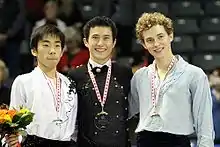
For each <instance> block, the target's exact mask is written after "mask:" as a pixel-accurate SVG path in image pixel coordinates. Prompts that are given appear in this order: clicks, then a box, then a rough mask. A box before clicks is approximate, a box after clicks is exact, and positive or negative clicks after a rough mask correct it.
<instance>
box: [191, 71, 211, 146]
mask: <svg viewBox="0 0 220 147" xmlns="http://www.w3.org/2000/svg"><path fill="white" fill-rule="evenodd" d="M194 79H195V80H194V81H192V83H191V87H190V90H191V96H192V102H193V105H192V111H193V119H194V126H195V130H196V134H197V145H198V147H214V129H213V119H212V97H211V92H210V87H209V82H208V78H207V76H206V75H205V73H204V72H203V74H202V76H199V78H194Z"/></svg>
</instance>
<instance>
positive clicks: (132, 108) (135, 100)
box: [128, 74, 139, 119]
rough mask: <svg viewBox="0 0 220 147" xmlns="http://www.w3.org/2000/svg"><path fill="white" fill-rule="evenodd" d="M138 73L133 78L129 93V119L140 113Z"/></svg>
mask: <svg viewBox="0 0 220 147" xmlns="http://www.w3.org/2000/svg"><path fill="white" fill-rule="evenodd" d="M137 88H138V87H137V75H136V74H135V75H134V76H133V77H132V79H131V88H130V93H129V95H128V103H129V114H128V119H130V118H132V117H133V116H134V115H136V114H138V113H139V97H138V90H137Z"/></svg>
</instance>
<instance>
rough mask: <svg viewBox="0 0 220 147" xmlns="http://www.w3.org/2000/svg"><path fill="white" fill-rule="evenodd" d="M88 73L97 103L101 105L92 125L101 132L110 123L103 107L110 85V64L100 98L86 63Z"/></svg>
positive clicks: (90, 70)
mask: <svg viewBox="0 0 220 147" xmlns="http://www.w3.org/2000/svg"><path fill="white" fill-rule="evenodd" d="M88 72H89V76H90V78H91V81H92V84H93V87H94V89H95V93H96V96H97V99H98V100H99V102H100V104H101V112H99V113H97V115H96V116H95V120H94V123H95V126H96V127H97V128H98V129H101V130H103V129H106V128H107V127H108V125H109V121H110V120H109V115H108V113H107V112H105V111H104V105H105V102H106V100H107V95H108V90H109V84H110V78H111V64H110V66H109V68H108V72H107V76H106V80H105V87H104V92H103V96H102V97H101V94H100V91H99V88H98V85H97V83H96V80H95V76H94V74H93V73H92V69H91V67H90V66H89V63H88Z"/></svg>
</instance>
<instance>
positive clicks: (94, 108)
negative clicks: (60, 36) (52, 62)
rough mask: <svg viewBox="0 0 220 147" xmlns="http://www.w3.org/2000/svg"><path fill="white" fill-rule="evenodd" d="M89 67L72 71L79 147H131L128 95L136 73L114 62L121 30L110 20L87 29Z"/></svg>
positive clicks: (99, 20)
mask: <svg viewBox="0 0 220 147" xmlns="http://www.w3.org/2000/svg"><path fill="white" fill-rule="evenodd" d="M83 33H84V44H85V46H86V47H88V48H89V52H90V59H89V62H88V64H87V65H85V66H81V67H79V68H77V69H74V70H72V71H71V72H70V73H69V76H70V77H71V78H72V79H73V80H75V81H76V88H77V93H78V98H79V100H78V103H79V106H78V112H79V113H78V146H79V147H128V146H129V144H130V143H129V133H128V131H129V129H128V121H127V119H128V93H129V91H130V80H131V78H132V75H133V74H132V71H131V69H130V68H128V67H125V66H122V65H119V64H118V63H113V62H112V61H111V57H112V51H113V49H114V46H115V43H116V36H117V29H116V27H115V24H114V22H113V21H112V20H111V19H109V18H107V17H95V18H93V19H91V20H90V21H88V22H87V23H86V25H85V26H84V29H83Z"/></svg>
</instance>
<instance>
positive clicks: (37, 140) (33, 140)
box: [22, 135, 76, 147]
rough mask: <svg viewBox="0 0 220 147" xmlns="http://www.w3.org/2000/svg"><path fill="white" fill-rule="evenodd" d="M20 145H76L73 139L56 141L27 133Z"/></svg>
mask: <svg viewBox="0 0 220 147" xmlns="http://www.w3.org/2000/svg"><path fill="white" fill-rule="evenodd" d="M22 147H76V143H75V142H74V141H58V140H50V139H45V138H41V137H38V136H33V135H28V136H27V138H26V139H25V141H24V143H23V144H22Z"/></svg>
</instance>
